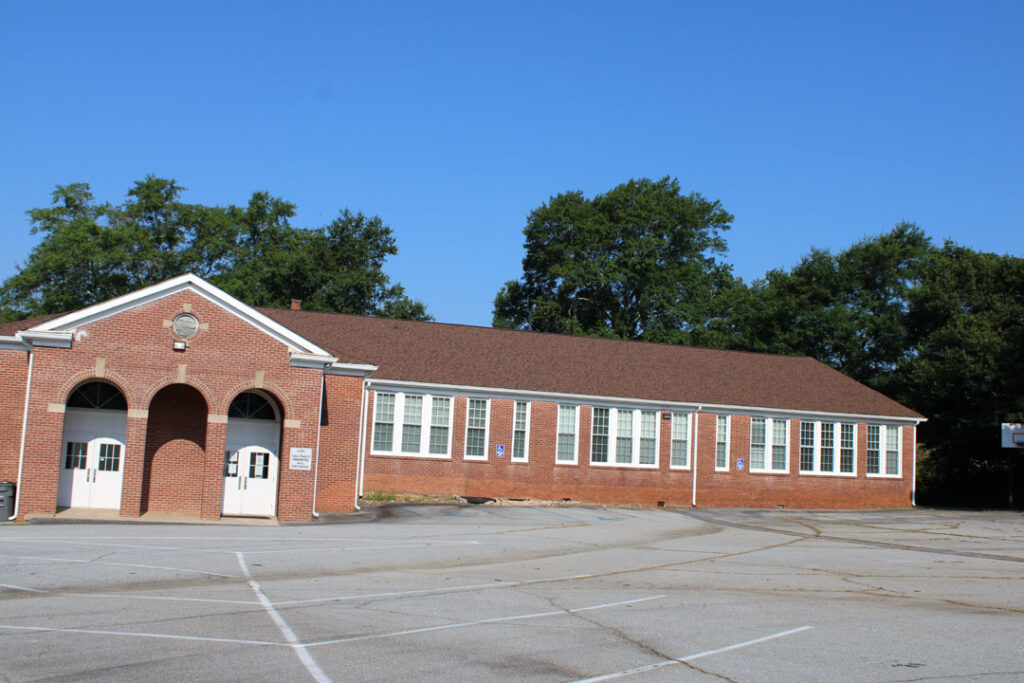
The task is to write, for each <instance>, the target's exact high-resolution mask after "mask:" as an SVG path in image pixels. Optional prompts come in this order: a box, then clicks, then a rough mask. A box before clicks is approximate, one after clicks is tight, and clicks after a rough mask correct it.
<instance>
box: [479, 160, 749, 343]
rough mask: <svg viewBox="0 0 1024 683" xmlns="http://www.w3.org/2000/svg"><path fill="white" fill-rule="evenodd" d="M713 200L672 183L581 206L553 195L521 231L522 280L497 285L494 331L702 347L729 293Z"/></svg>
mask: <svg viewBox="0 0 1024 683" xmlns="http://www.w3.org/2000/svg"><path fill="white" fill-rule="evenodd" d="M731 221H732V216H731V215H730V214H729V213H727V212H726V211H725V210H724V209H723V208H722V207H721V205H720V204H719V203H718V202H717V201H711V200H707V199H705V198H703V197H702V196H700V195H699V194H696V193H694V194H689V195H683V194H681V192H680V189H679V183H678V181H676V180H674V179H671V178H662V179H661V180H657V181H652V180H647V179H642V180H631V181H629V182H628V183H623V184H622V185H619V186H618V187H615V188H614V189H612V190H610V191H609V192H607V193H605V194H600V195H597V196H596V197H594V198H593V199H587V198H586V197H584V196H583V193H582V192H567V193H563V194H559V195H557V196H554V197H551V198H550V199H549V200H548V202H547V203H546V204H544V205H542V206H541V207H539V208H537V209H534V210H533V211H532V212H531V213H530V215H529V217H528V219H527V224H526V228H525V229H524V230H523V233H524V234H525V236H526V245H525V246H526V256H525V258H524V259H523V275H522V278H520V279H519V280H513V281H510V282H508V283H506V284H505V286H504V287H503V288H502V290H501V291H500V292H499V293H498V295H497V297H496V299H495V303H494V318H493V321H494V325H495V326H496V327H508V328H515V329H530V330H538V331H545V332H564V333H570V334H587V335H598V336H613V337H621V338H624V339H645V340H648V341H665V342H685V343H690V342H701V341H704V340H705V338H706V335H707V333H708V330H709V329H710V328H709V325H710V322H711V321H712V320H713V319H714V318H715V316H716V315H717V314H718V305H717V304H718V299H719V298H720V296H721V295H722V293H723V292H725V291H727V290H728V289H730V288H731V287H732V286H733V285H734V280H733V277H732V274H731V269H730V267H729V266H728V265H726V264H724V263H721V262H719V261H718V260H717V259H718V258H719V257H721V256H723V255H724V254H725V251H726V245H725V239H724V238H723V237H722V233H723V232H724V231H725V230H728V229H729V227H730V223H731Z"/></svg>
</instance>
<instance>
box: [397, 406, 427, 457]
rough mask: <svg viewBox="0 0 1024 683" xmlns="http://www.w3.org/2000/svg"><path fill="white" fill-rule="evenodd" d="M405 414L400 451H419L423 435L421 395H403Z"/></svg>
mask: <svg viewBox="0 0 1024 683" xmlns="http://www.w3.org/2000/svg"><path fill="white" fill-rule="evenodd" d="M404 412H405V416H404V418H403V420H402V452H403V453H419V452H420V440H421V437H422V435H423V397H422V396H406V397H405V411H404Z"/></svg>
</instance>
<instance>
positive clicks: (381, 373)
mask: <svg viewBox="0 0 1024 683" xmlns="http://www.w3.org/2000/svg"><path fill="white" fill-rule="evenodd" d="M259 310H260V312H261V313H263V314H265V315H267V316H269V317H270V318H272V319H274V320H276V321H277V322H278V323H280V324H282V325H284V326H286V327H288V328H289V329H291V330H294V331H295V332H297V333H298V334H300V335H302V336H304V337H306V338H307V339H309V340H310V341H312V342H314V343H315V344H317V345H319V346H321V347H323V348H325V349H327V350H328V351H330V352H331V353H332V354H334V355H335V356H337V357H338V358H339V359H340V360H341V361H343V362H349V363H372V364H374V365H377V366H379V368H380V369H379V370H378V371H377V372H376V373H375V374H374V377H375V378H378V379H392V380H402V381H409V382H427V383H433V384H447V385H458V386H473V387H488V388H494V389H513V390H520V391H539V392H549V393H561V394H578V395H583V396H608V397H617V398H638V399H652V400H658V401H681V402H694V403H703V404H713V405H729V406H747V407H752V408H757V407H759V408H775V409H782V410H801V411H812V412H828V413H846V414H854V415H878V416H889V417H905V418H920V417H921V415H919V414H918V413H916V412H914V411H913V410H910V409H909V408H907V407H905V406H903V405H900V404H899V403H897V402H896V401H893V400H892V399H889V398H887V397H886V396H883V395H882V394H880V393H878V392H877V391H874V390H873V389H870V388H868V387H866V386H864V385H863V384H861V383H859V382H857V381H855V380H853V379H850V378H849V377H846V376H845V375H843V374H842V373H840V372H837V371H836V370H833V369H832V368H830V367H828V366H827V365H824V364H823V363H820V362H818V361H816V360H814V359H812V358H806V357H802V356H776V355H769V354H761V353H746V352H741V351H719V350H714V349H703V348H696V347H689V346H673V345H667V344H651V343H644V342H631V341H622V340H614V339H595V338H591V337H573V336H567V335H559V334H542V333H538V332H519V331H513V330H499V329H493V328H489V327H470V326H466V325H450V324H444V323H425V322H415V321H409V320H389V319H385V318H366V317H360V316H353V315H344V314H338V313H319V312H315V311H293V310H283V309H275V308H261V309H259Z"/></svg>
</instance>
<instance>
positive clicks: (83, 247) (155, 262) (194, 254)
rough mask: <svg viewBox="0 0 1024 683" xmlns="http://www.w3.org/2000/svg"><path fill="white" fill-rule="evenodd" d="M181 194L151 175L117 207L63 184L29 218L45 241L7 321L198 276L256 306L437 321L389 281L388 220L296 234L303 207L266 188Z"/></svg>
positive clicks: (13, 294) (3, 312) (14, 295)
mask: <svg viewBox="0 0 1024 683" xmlns="http://www.w3.org/2000/svg"><path fill="white" fill-rule="evenodd" d="M183 191H184V188H182V187H181V186H179V185H178V184H177V183H176V182H175V181H174V180H168V179H164V178H158V177H155V176H147V177H146V178H145V179H144V180H141V181H138V182H136V183H134V185H133V186H132V188H131V189H130V190H129V191H128V195H127V198H126V200H125V202H124V203H123V204H121V205H119V206H113V205H110V204H105V203H104V204H100V203H97V202H96V201H95V198H94V197H93V195H92V193H91V192H90V190H89V186H88V185H87V184H84V183H78V184H74V185H68V186H61V187H58V188H57V189H56V191H55V192H54V193H53V202H52V205H51V206H50V207H48V208H45V209H32V210H30V211H29V212H28V213H29V217H30V219H31V221H32V232H33V233H42V234H43V239H42V241H41V242H40V243H39V244H38V245H37V246H36V247H35V248H34V249H33V250H32V252H31V254H30V255H29V258H28V259H27V261H26V262H25V264H24V265H23V266H22V267H21V268H20V269H19V270H18V272H17V273H16V274H15V275H13V276H12V277H10V278H8V280H7V281H6V282H5V283H4V285H3V292H2V293H0V316H2V317H3V319H5V320H13V319H18V318H24V317H28V316H34V315H42V314H46V313H57V312H63V311H70V310H74V309H77V308H82V307H83V306H88V305H90V304H93V303H96V302H99V301H103V300H105V299H109V298H111V297H114V296H118V295H120V294H124V293H126V292H130V291H132V290H135V289H138V288H140V287H144V286H147V285H151V284H155V283H157V282H161V281H163V280H165V279H167V278H170V277H174V276H176V275H180V274H183V273H187V272H193V273H195V274H197V275H199V276H200V277H203V278H206V279H209V280H210V281H212V282H213V283H215V284H217V285H218V286H220V287H223V288H224V289H225V290H226V291H228V292H229V293H231V294H233V295H234V296H236V297H237V298H239V299H241V300H242V301H245V302H246V303H249V304H253V305H267V306H284V305H287V304H288V302H289V300H290V299H292V298H301V299H304V300H305V303H304V306H305V307H307V308H313V309H317V310H326V311H341V312H347V313H358V314H364V315H378V316H387V317H406V318H416V319H430V316H429V315H428V314H427V311H426V307H425V306H424V305H423V304H422V303H421V302H419V301H415V300H413V299H410V298H409V297H408V296H407V295H406V294H405V290H404V289H403V288H402V286H401V285H399V284H392V283H391V281H390V279H389V278H388V276H387V274H385V273H384V270H383V266H384V261H385V259H386V258H387V257H388V256H391V255H394V254H396V253H397V246H396V244H395V239H394V235H393V233H392V231H391V229H390V228H389V227H388V226H387V225H385V224H384V223H383V221H382V220H381V219H380V218H379V217H377V216H373V217H366V216H364V215H363V214H352V213H351V212H349V211H347V210H346V211H343V212H342V214H341V216H340V217H339V218H338V219H336V220H335V221H333V222H332V223H331V224H330V225H328V226H326V227H324V228H316V229H309V228H297V227H294V226H293V225H291V222H290V221H291V219H292V218H293V217H294V215H295V205H294V204H291V203H289V202H287V201H285V200H283V199H280V198H277V197H273V196H271V195H270V194H269V193H267V192H255V193H253V195H252V198H251V199H250V200H249V203H248V205H247V206H245V207H237V206H228V207H219V206H205V205H201V204H188V203H184V202H182V201H181V194H182V192H183Z"/></svg>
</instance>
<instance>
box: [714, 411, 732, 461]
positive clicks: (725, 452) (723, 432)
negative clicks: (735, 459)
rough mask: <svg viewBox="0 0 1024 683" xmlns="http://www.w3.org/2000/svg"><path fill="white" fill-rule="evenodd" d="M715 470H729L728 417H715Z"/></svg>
mask: <svg viewBox="0 0 1024 683" xmlns="http://www.w3.org/2000/svg"><path fill="white" fill-rule="evenodd" d="M715 469H716V470H727V469H729V416H728V415H716V416H715Z"/></svg>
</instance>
